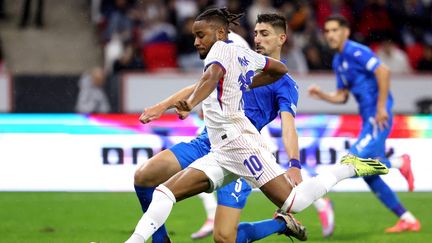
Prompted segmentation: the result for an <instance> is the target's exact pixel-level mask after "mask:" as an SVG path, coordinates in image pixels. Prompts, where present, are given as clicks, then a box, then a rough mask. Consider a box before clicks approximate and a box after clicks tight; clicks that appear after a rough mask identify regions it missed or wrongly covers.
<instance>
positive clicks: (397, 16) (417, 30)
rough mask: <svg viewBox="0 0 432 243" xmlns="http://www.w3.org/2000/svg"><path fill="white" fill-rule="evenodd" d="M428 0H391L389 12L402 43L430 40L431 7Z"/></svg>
mask: <svg viewBox="0 0 432 243" xmlns="http://www.w3.org/2000/svg"><path fill="white" fill-rule="evenodd" d="M431 7H432V6H431V1H429V0H423V1H422V0H393V1H391V4H389V13H390V14H391V16H392V17H393V22H394V23H395V24H396V25H397V27H398V29H399V31H400V35H401V38H402V40H403V43H404V45H406V46H410V45H413V44H416V43H419V42H427V41H428V40H429V39H431V40H432V12H431V11H432V8H431Z"/></svg>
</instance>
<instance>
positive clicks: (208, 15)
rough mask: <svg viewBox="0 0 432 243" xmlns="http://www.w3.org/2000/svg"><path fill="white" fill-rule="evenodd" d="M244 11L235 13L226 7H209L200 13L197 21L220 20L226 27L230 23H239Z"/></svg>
mask: <svg viewBox="0 0 432 243" xmlns="http://www.w3.org/2000/svg"><path fill="white" fill-rule="evenodd" d="M243 15H244V14H243V13H240V14H234V13H231V12H230V11H228V10H227V8H226V7H223V8H209V9H207V10H205V11H204V12H202V13H201V14H199V15H198V16H197V17H196V18H195V21H201V20H207V21H218V22H220V23H222V24H223V25H224V26H225V27H226V28H228V26H229V24H235V25H239V23H238V20H239V19H240V18H241V17H243Z"/></svg>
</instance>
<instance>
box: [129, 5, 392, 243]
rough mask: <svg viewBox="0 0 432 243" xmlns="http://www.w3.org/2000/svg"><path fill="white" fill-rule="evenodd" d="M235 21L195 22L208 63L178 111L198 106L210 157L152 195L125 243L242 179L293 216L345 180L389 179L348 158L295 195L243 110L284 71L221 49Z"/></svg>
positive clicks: (221, 14) (238, 50) (241, 51)
mask: <svg viewBox="0 0 432 243" xmlns="http://www.w3.org/2000/svg"><path fill="white" fill-rule="evenodd" d="M239 17H241V16H240V15H235V14H232V13H229V12H228V11H227V10H226V9H224V8H222V9H208V10H206V11H204V12H203V13H201V14H200V15H199V16H198V17H197V18H196V19H195V22H194V25H193V33H194V35H195V43H194V44H195V47H196V48H197V50H198V52H199V54H200V57H201V58H202V59H205V61H204V62H205V71H204V73H203V75H202V76H201V79H200V81H199V82H198V83H197V85H196V86H195V90H194V91H193V92H192V94H191V95H190V96H188V97H185V99H183V100H181V101H179V102H178V103H177V105H176V109H177V113H178V114H179V117H180V118H181V119H184V118H186V117H187V116H188V115H189V113H190V112H191V110H192V108H193V107H195V106H196V105H198V104H199V103H200V102H202V104H203V111H204V119H205V124H206V127H207V130H208V135H209V138H210V143H211V151H210V153H209V154H207V155H205V156H204V157H202V158H201V159H198V160H196V161H195V162H194V163H192V164H191V165H190V166H189V167H188V168H186V169H185V170H183V171H181V172H179V173H177V174H176V175H174V176H173V177H171V178H170V179H169V180H168V181H167V182H165V183H164V184H163V185H159V186H158V187H157V188H156V190H155V191H154V193H153V201H152V202H151V204H150V206H149V208H148V210H147V212H146V213H145V214H144V215H143V217H142V218H141V219H140V221H139V222H138V225H137V226H136V228H135V231H134V233H133V234H132V236H131V237H130V238H129V239H128V240H127V241H126V242H127V243H135V242H145V241H146V240H147V239H149V238H150V237H151V235H152V234H153V233H154V232H155V231H156V230H157V229H158V228H159V227H160V225H162V224H163V223H164V222H165V221H166V220H167V218H168V216H169V214H170V212H171V210H172V207H173V205H174V203H176V202H177V201H180V200H183V199H186V198H188V197H191V196H193V195H196V194H198V193H201V192H204V191H207V192H211V191H214V190H215V189H217V188H220V187H221V186H223V185H225V184H227V183H229V182H231V181H233V180H235V179H237V178H239V177H243V178H244V179H245V180H246V181H248V182H249V183H250V184H251V185H253V186H255V187H258V188H260V190H261V191H262V192H263V193H264V194H265V195H266V196H267V197H268V198H269V199H270V200H271V201H272V202H273V203H274V204H275V205H276V206H278V207H279V208H280V209H281V210H282V211H284V212H294V213H296V212H300V211H302V210H303V209H305V208H306V207H308V206H309V205H310V204H312V203H313V202H314V201H315V200H316V199H318V198H320V197H321V196H323V195H324V194H325V193H327V192H328V191H329V190H330V189H331V187H333V186H334V185H335V184H336V183H337V182H339V181H341V180H343V179H346V178H350V177H352V176H356V175H357V176H366V175H374V174H386V173H388V168H387V167H385V166H384V165H383V164H382V163H380V162H379V161H377V160H370V159H367V160H364V159H359V158H357V157H354V156H345V157H343V158H342V161H341V164H338V165H335V166H333V168H332V170H331V171H329V172H328V173H325V174H324V173H323V174H320V175H318V176H316V177H314V178H312V179H310V180H304V181H303V182H301V183H300V184H299V185H298V186H296V187H294V188H293V186H292V185H291V184H290V182H289V180H288V179H287V177H286V175H285V173H284V171H283V170H282V169H281V168H280V167H279V165H278V164H277V163H276V161H275V158H274V157H273V155H272V154H271V152H270V151H269V149H268V147H267V146H266V144H265V142H264V141H263V139H262V137H261V135H260V134H259V132H258V131H257V129H256V128H255V127H254V126H253V125H252V123H251V122H250V121H249V120H248V119H247V118H246V116H245V114H244V111H243V104H242V91H245V90H248V89H250V88H254V87H258V86H262V85H266V84H270V83H272V82H275V81H277V80H278V79H280V78H281V77H282V76H283V75H284V74H285V73H286V72H287V68H286V66H285V65H284V64H283V63H281V62H279V61H277V60H275V59H272V58H268V57H264V56H262V55H260V54H258V53H256V52H253V51H251V50H249V49H246V48H242V47H239V46H235V45H230V44H229V43H226V42H225V41H227V39H228V38H227V36H228V26H229V24H230V23H232V22H233V21H235V20H236V19H238V18H239ZM234 240H235V239H234ZM226 241H228V242H233V241H232V240H231V239H227V240H226Z"/></svg>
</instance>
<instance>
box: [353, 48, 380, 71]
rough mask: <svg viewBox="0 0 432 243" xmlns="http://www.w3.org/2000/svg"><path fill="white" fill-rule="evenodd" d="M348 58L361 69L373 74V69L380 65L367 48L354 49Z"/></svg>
mask: <svg viewBox="0 0 432 243" xmlns="http://www.w3.org/2000/svg"><path fill="white" fill-rule="evenodd" d="M350 56H351V58H352V60H353V61H355V62H357V63H359V64H360V65H361V66H362V67H364V68H365V69H366V70H368V71H370V72H374V71H375V69H376V68H377V67H378V66H379V65H380V64H381V61H380V60H379V59H378V57H377V56H376V55H375V54H374V53H373V52H372V51H371V50H370V49H369V48H367V47H364V48H359V47H358V48H354V49H353V50H352V51H351V53H350Z"/></svg>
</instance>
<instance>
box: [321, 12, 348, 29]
mask: <svg viewBox="0 0 432 243" xmlns="http://www.w3.org/2000/svg"><path fill="white" fill-rule="evenodd" d="M329 21H336V22H338V24H339V25H340V26H343V27H347V28H349V27H350V26H349V23H348V20H347V19H346V18H345V17H344V16H342V15H340V14H333V15H330V16H328V17H327V18H326V20H325V22H324V23H327V22H329Z"/></svg>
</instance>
